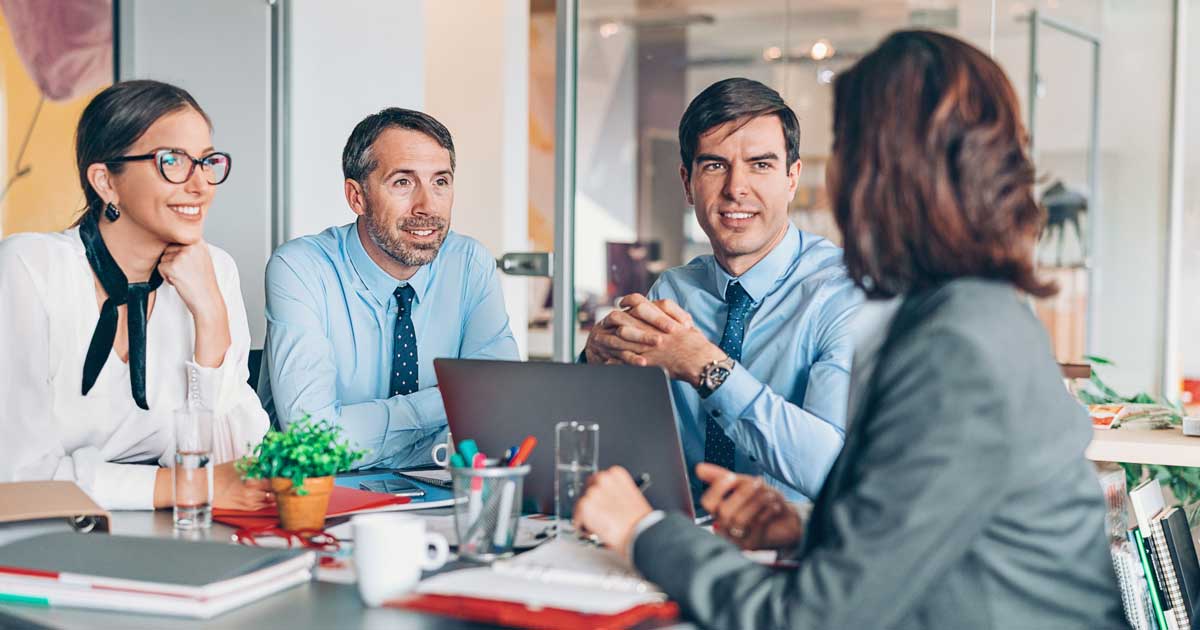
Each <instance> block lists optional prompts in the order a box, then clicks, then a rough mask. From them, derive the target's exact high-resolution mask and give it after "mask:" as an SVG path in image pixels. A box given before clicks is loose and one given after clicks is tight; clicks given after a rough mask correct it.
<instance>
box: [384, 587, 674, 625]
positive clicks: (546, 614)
mask: <svg viewBox="0 0 1200 630" xmlns="http://www.w3.org/2000/svg"><path fill="white" fill-rule="evenodd" d="M384 605H385V606H389V607H392V608H404V609H407V610H416V611H420V612H427V613H434V614H438V615H445V616H448V617H454V618H456V619H466V620H468V621H475V622H479V623H490V624H495V625H499V626H505V627H507V628H537V629H539V630H578V629H580V628H591V629H593V630H609V629H615V628H629V627H631V626H635V625H637V624H640V623H643V622H645V621H649V620H652V619H656V620H662V621H673V620H675V619H677V618H678V617H679V606H677V605H676V604H675V603H674V602H664V603H661V604H642V605H641V606H634V607H633V608H630V609H628V610H623V611H621V612H619V613H616V614H612V615H598V614H590V613H581V612H576V611H574V610H563V609H561V608H538V609H530V608H526V607H525V605H524V604H518V603H514V602H501V601H495V600H491V599H477V598H474V597H460V596H452V595H415V596H412V597H406V598H403V599H398V600H393V601H390V602H387V603H386V604H384Z"/></svg>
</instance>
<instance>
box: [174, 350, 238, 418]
mask: <svg viewBox="0 0 1200 630" xmlns="http://www.w3.org/2000/svg"><path fill="white" fill-rule="evenodd" d="M226 359H228V357H226ZM221 365H222V366H224V365H225V364H224V363H222V364H221ZM184 366H185V368H184V369H185V370H186V371H187V404H188V406H189V407H191V408H193V409H205V410H208V411H216V409H217V401H218V400H219V397H220V395H221V368H219V367H215V368H213V367H204V366H203V365H200V364H199V363H196V362H195V361H188V362H187V363H185V364H184Z"/></svg>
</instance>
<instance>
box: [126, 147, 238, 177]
mask: <svg viewBox="0 0 1200 630" xmlns="http://www.w3.org/2000/svg"><path fill="white" fill-rule="evenodd" d="M142 160H154V163H155V164H157V165H158V172H159V174H160V175H162V176H163V179H165V180H167V181H169V182H171V183H172V184H182V183H184V182H186V181H187V180H188V179H190V178H191V177H192V172H193V171H195V170H196V166H199V167H200V170H201V171H203V172H204V174H205V175H207V178H206V179H207V180H208V183H210V184H212V185H214V186H215V185H217V184H220V183H221V182H224V181H225V180H226V179H227V178H228V177H229V169H230V168H231V167H232V165H233V158H232V157H230V155H229V154H228V153H222V152H220V151H217V152H214V153H209V154H208V155H206V156H204V157H202V158H194V157H192V156H190V155H188V153H187V151H181V150H179V149H159V150H158V151H155V152H154V153H146V154H144V155H123V156H121V157H115V158H113V159H111V160H105V163H106V164H115V163H119V162H140V161H142Z"/></svg>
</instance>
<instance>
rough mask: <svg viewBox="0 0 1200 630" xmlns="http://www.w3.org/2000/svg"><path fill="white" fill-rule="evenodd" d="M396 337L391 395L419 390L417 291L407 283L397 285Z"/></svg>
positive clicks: (406, 393) (394, 293)
mask: <svg viewBox="0 0 1200 630" xmlns="http://www.w3.org/2000/svg"><path fill="white" fill-rule="evenodd" d="M392 294H393V295H395V296H396V306H398V307H399V308H398V309H397V310H396V339H395V344H393V348H394V352H393V353H392V354H394V355H395V356H394V357H393V358H392V385H391V387H390V389H391V392H392V393H391V394H390V395H391V396H402V395H408V394H411V393H413V392H415V391H417V375H418V374H419V372H418V370H417V333H416V331H414V330H413V323H412V303H413V298H415V297H417V292H416V291H413V288H412V287H411V286H409V285H407V284H405V285H402V286H399V287H396V290H395V291H394V292H393V293H392Z"/></svg>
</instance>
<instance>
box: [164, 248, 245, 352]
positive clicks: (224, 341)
mask: <svg viewBox="0 0 1200 630" xmlns="http://www.w3.org/2000/svg"><path fill="white" fill-rule="evenodd" d="M158 272H159V273H160V274H162V277H163V280H165V281H166V282H169V283H170V284H171V286H173V287H175V290H176V291H177V292H179V297H180V299H182V300H183V303H184V304H185V305H187V308H188V310H189V311H191V313H192V319H193V320H195V323H196V357H195V358H196V363H198V364H200V365H203V366H205V367H220V366H221V364H222V363H223V362H224V361H225V352H226V351H227V350H229V345H230V343H231V340H230V335H229V313H228V311H226V308H225V298H224V297H223V296H222V295H221V287H220V285H218V284H217V274H216V272H215V271H214V270H213V262H212V256H211V255H210V254H209V251H208V243H205V242H204V241H198V242H196V243H193V244H191V245H177V244H176V245H168V246H167V248H166V249H165V250H163V255H162V258H160V259H159V261H158Z"/></svg>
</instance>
